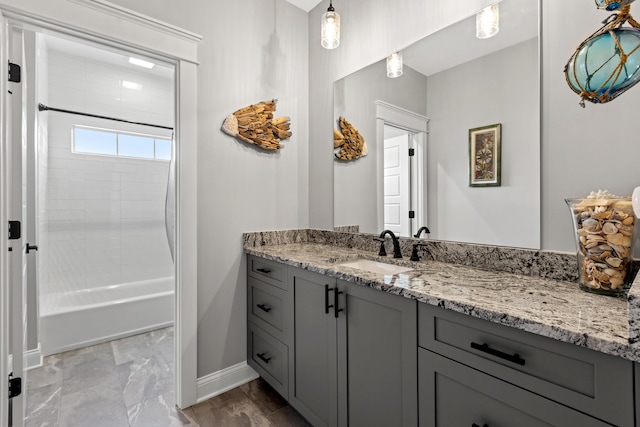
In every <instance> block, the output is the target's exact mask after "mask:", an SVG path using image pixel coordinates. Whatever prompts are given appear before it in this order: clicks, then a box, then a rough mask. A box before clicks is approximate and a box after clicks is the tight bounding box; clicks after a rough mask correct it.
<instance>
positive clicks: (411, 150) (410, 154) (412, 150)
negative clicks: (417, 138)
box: [409, 148, 416, 157]
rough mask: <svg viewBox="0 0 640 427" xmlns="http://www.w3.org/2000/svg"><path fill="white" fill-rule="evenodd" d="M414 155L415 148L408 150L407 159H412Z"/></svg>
mask: <svg viewBox="0 0 640 427" xmlns="http://www.w3.org/2000/svg"><path fill="white" fill-rule="evenodd" d="M415 155H416V149H415V148H409V157H413V156H415Z"/></svg>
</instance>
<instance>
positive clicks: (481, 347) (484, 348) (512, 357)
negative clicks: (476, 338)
mask: <svg viewBox="0 0 640 427" xmlns="http://www.w3.org/2000/svg"><path fill="white" fill-rule="evenodd" d="M471 348H473V349H475V350H478V351H481V352H483V353H487V354H490V355H492V356H495V357H499V358H500V359H504V360H507V361H509V362H511V363H515V364H517V365H521V366H524V359H523V358H521V357H520V356H519V355H518V354H508V353H504V352H502V351H500V350H496V349H495V348H491V347H489V344H487V343H484V344H478V343H475V342H472V343H471Z"/></svg>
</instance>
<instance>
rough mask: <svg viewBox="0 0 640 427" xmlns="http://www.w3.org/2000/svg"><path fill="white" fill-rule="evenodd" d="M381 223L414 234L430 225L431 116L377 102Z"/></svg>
mask: <svg viewBox="0 0 640 427" xmlns="http://www.w3.org/2000/svg"><path fill="white" fill-rule="evenodd" d="M375 104H376V122H377V132H376V136H377V141H378V144H377V145H378V147H380V151H381V152H380V156H379V160H378V170H379V171H382V173H380V174H379V176H378V200H379V201H380V200H382V203H378V205H379V211H378V218H379V220H378V221H379V223H380V225H381V226H382V229H384V230H391V231H393V232H394V233H395V234H396V235H400V236H403V237H411V236H412V235H413V233H415V232H417V230H418V229H419V228H420V227H423V226H427V222H428V218H427V207H428V197H427V193H426V191H427V125H428V122H429V119H428V118H427V117H425V116H422V115H419V114H416V113H413V112H411V111H408V110H405V109H403V108H400V107H396V106H394V105H392V104H388V103H386V102H383V101H376V102H375Z"/></svg>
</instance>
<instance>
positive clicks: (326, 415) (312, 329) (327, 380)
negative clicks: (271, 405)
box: [289, 268, 338, 427]
mask: <svg viewBox="0 0 640 427" xmlns="http://www.w3.org/2000/svg"><path fill="white" fill-rule="evenodd" d="M289 286H290V288H289V289H290V291H291V290H292V291H293V294H294V312H293V317H294V319H293V322H294V325H295V326H294V327H293V328H292V330H293V340H292V341H291V342H292V343H293V344H292V347H293V352H292V354H291V355H290V358H291V360H290V363H289V367H290V372H289V379H290V383H289V401H290V403H291V405H292V406H293V407H294V408H296V409H297V410H298V412H300V414H302V416H304V417H305V418H306V419H307V420H308V421H309V422H311V424H313V425H314V426H315V427H320V426H335V425H337V413H338V409H337V402H338V398H337V384H336V381H337V368H336V364H337V358H336V319H335V317H334V314H333V310H332V309H328V310H327V307H326V302H327V301H330V303H332V302H333V294H332V293H333V292H335V291H334V288H335V286H336V281H335V279H332V278H330V277H326V276H323V275H320V274H317V273H313V272H310V271H306V270H299V269H293V268H291V269H289ZM329 294H331V295H329ZM327 311H328V313H327Z"/></svg>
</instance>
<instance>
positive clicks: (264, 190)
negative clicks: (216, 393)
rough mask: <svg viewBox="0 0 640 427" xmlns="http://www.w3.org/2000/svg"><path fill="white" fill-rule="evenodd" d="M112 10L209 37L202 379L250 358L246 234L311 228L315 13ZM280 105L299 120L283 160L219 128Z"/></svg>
mask: <svg viewBox="0 0 640 427" xmlns="http://www.w3.org/2000/svg"><path fill="white" fill-rule="evenodd" d="M114 3H117V4H121V5H122V6H124V7H126V8H129V9H133V10H136V11H138V12H141V13H143V14H146V15H149V16H152V17H154V18H157V19H160V20H163V21H166V22H169V23H171V24H174V25H177V26H180V27H182V28H186V29H188V30H191V31H194V32H196V33H199V34H201V35H202V36H203V40H202V42H201V43H200V45H199V47H198V59H199V61H200V65H199V66H198V91H199V93H198V165H197V167H198V307H197V310H198V376H199V377H203V376H206V375H208V374H211V373H214V372H217V371H220V370H222V369H224V368H227V367H229V366H233V365H235V364H237V363H241V362H243V361H245V360H246V272H245V268H246V266H245V261H244V255H243V253H242V233H243V232H245V231H258V230H269V229H271V230H273V229H287V228H299V227H306V226H307V225H308V216H309V213H308V212H309V202H308V191H309V181H308V158H309V157H308V146H309V142H308V137H309V130H308V121H309V119H308V106H309V95H308V92H309V84H308V82H309V67H308V64H309V53H308V42H307V40H308V30H309V29H308V24H307V14H306V13H305V12H304V11H302V10H301V9H298V8H296V7H294V6H292V5H291V4H289V3H287V2H285V1H284V0H234V1H228V2H212V1H210V0H186V1H180V2H176V1H173V0H159V1H154V2H150V1H148V0H116V1H114ZM272 98H277V99H278V100H279V102H278V107H277V110H276V115H283V116H284V115H286V116H290V117H291V130H292V131H293V136H292V137H291V138H290V139H289V140H286V141H284V145H285V147H284V148H283V149H282V150H280V151H279V152H277V153H267V152H264V151H260V150H259V149H257V148H254V147H252V146H248V145H246V144H245V143H243V142H240V141H237V140H236V139H234V138H232V137H230V136H228V135H226V134H224V133H223V132H222V131H221V130H220V126H221V125H222V121H223V120H224V118H225V117H226V116H227V115H229V114H231V113H233V112H234V111H235V110H237V109H239V108H242V107H245V106H247V105H249V104H253V103H255V102H259V101H263V100H267V99H272ZM329 130H330V131H331V128H330V127H329ZM329 135H331V134H330V133H329ZM325 142H326V141H323V143H325ZM328 146H329V145H328ZM331 174H332V172H331V171H330V172H329V175H331ZM323 179H330V178H327V177H324V178H323Z"/></svg>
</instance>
